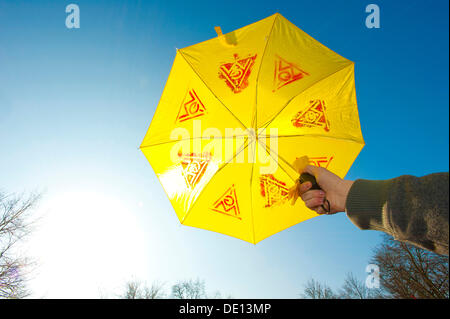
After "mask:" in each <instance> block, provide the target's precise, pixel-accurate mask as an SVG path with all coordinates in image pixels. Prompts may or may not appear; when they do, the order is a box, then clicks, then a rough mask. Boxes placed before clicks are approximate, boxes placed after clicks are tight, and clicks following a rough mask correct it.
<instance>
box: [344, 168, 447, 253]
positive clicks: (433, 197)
mask: <svg viewBox="0 0 450 319" xmlns="http://www.w3.org/2000/svg"><path fill="white" fill-rule="evenodd" d="M448 183H449V175H448V173H436V174H430V175H427V176H424V177H420V178H419V177H414V176H409V175H404V176H400V177H397V178H394V179H390V180H385V181H368V180H357V181H355V182H354V183H353V185H352V187H351V189H350V191H349V193H348V196H347V200H346V212H347V216H348V217H349V218H350V220H351V221H352V222H353V223H354V224H355V225H356V226H358V227H359V228H360V229H372V230H380V231H383V232H386V233H388V234H390V235H392V236H393V237H394V238H395V239H397V240H401V241H405V242H409V243H412V244H414V245H416V246H419V247H422V248H425V249H428V250H431V251H434V252H437V253H439V254H445V255H448V221H449V216H448V200H449V199H448V196H449V193H448V188H449V184H448Z"/></svg>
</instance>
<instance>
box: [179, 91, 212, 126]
mask: <svg viewBox="0 0 450 319" xmlns="http://www.w3.org/2000/svg"><path fill="white" fill-rule="evenodd" d="M205 112H206V108H205V106H204V105H203V103H202V101H200V99H199V98H198V95H197V93H196V92H195V91H194V89H191V90H189V91H188V93H187V94H186V96H185V98H184V100H183V103H181V106H180V110H179V111H178V115H177V120H176V122H179V123H181V122H184V121H187V120H190V119H193V118H195V117H199V116H202V115H204V114H205Z"/></svg>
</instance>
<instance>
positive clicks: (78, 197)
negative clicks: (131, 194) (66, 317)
mask: <svg viewBox="0 0 450 319" xmlns="http://www.w3.org/2000/svg"><path fill="white" fill-rule="evenodd" d="M41 206H42V212H43V215H44V216H43V217H42V219H41V220H40V222H39V227H38V228H37V229H36V232H35V234H34V235H33V237H32V239H31V243H30V245H31V251H30V254H31V255H32V256H33V257H34V258H35V259H36V261H37V267H36V268H37V271H36V273H35V274H34V275H33V276H34V279H32V285H33V290H34V291H36V296H34V297H38V298H39V297H44V298H99V297H117V296H116V295H114V294H115V293H116V291H117V289H118V288H120V287H123V285H124V283H125V281H126V280H129V279H130V277H131V276H137V277H139V276H143V275H145V274H146V273H147V272H148V262H147V259H146V256H147V249H146V245H145V242H146V241H145V238H144V235H143V231H142V230H141V227H140V225H139V223H138V222H137V220H136V216H135V215H134V214H133V212H132V209H130V208H126V206H125V205H123V204H122V203H121V202H120V201H119V200H117V199H116V198H111V197H108V196H106V195H105V194H101V193H96V192H87V191H86V192H66V193H60V194H58V195H56V196H54V197H52V198H49V199H48V200H47V201H45V202H44V203H43V205H41ZM136 206H137V205H136Z"/></svg>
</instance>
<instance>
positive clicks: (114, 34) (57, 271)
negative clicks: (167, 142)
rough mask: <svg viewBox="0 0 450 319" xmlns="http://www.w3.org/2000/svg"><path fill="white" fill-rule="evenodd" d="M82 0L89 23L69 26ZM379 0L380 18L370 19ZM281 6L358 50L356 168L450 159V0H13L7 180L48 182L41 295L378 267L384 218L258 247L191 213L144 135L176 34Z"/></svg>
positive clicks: (276, 293)
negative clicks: (359, 141) (182, 210)
mask: <svg viewBox="0 0 450 319" xmlns="http://www.w3.org/2000/svg"><path fill="white" fill-rule="evenodd" d="M70 3H76V4H78V5H79V7H80V11H81V12H80V13H81V28H80V29H71V30H69V29H67V28H66V27H65V19H66V15H67V14H66V13H65V7H66V6H67V5H68V4H70ZM370 3H376V4H377V5H378V6H379V7H380V10H381V28H380V29H368V28H366V27H365V23H364V22H365V18H366V16H367V13H365V7H366V6H367V5H368V4H370ZM275 12H279V13H281V14H282V15H284V16H285V17H286V18H287V19H289V20H290V21H291V22H293V23H294V24H296V25H297V26H298V27H300V28H301V29H302V30H304V31H305V32H306V33H308V34H310V35H311V36H313V37H314V38H315V39H317V40H318V41H320V42H322V43H323V44H325V45H326V46H328V47H329V48H331V49H333V50H334V51H336V52H337V53H339V54H340V55H342V56H344V57H346V58H348V59H350V60H352V61H354V62H355V63H356V67H355V73H356V74H355V76H356V90H357V97H358V108H359V113H360V120H361V126H362V132H363V136H364V139H365V142H366V146H365V148H364V149H363V150H362V152H361V154H360V155H359V157H358V158H357V160H356V161H355V163H354V164H353V167H352V168H351V170H350V171H349V173H348V175H347V178H349V179H357V178H366V179H387V178H392V177H396V176H398V175H402V174H412V175H418V176H421V175H425V174H428V173H432V172H438V171H448V161H449V158H448V155H449V149H448V147H449V134H448V131H449V122H448V117H449V114H448V112H449V104H448V98H449V96H448V85H449V83H448V69H449V65H448V57H449V46H448V45H449V43H448V38H449V35H448V27H449V25H448V24H449V22H448V1H444V0H439V1H433V2H428V1H424V0H421V1H380V0H376V1H362V0H350V1H324V0H320V1H282V0H280V1H265V0H263V1H258V2H256V1H240V4H239V5H238V6H237V5H231V4H230V3H229V2H212V1H195V2H186V1H112V0H108V1H92V0H90V1H73V2H70V1H61V0H58V1H42V0H40V1H17V0H14V1H12V0H11V1H5V0H1V1H0V150H1V151H0V152H1V156H0V167H1V168H2V169H0V181H1V184H0V189H2V190H3V191H6V192H28V191H34V190H38V191H43V192H44V197H43V200H42V202H41V206H40V209H39V212H38V213H39V214H42V215H45V216H46V218H44V219H43V220H42V221H41V222H42V224H43V226H42V229H45V231H42V230H41V232H38V235H36V236H37V237H36V239H35V240H34V241H33V242H32V243H31V244H30V246H29V247H28V250H27V251H29V253H30V254H32V255H35V256H36V258H37V259H38V260H39V261H40V262H41V264H42V267H41V268H39V269H38V271H37V273H36V275H35V276H34V281H32V282H31V285H32V288H34V290H35V295H36V296H45V297H98V296H99V295H100V294H102V295H105V294H106V295H109V296H112V295H114V292H113V291H118V290H120V285H121V284H122V283H123V282H124V281H126V280H127V279H129V278H131V277H134V278H139V279H142V280H145V281H147V282H149V283H151V282H152V281H155V280H159V281H161V282H166V283H167V287H169V286H170V285H171V284H172V283H174V282H175V281H177V280H181V279H188V278H202V279H204V280H205V281H206V284H207V288H208V290H216V289H217V290H220V291H221V292H223V293H224V294H231V295H233V296H234V297H238V298H239V297H241V298H296V297H297V296H298V293H299V292H300V290H301V288H302V284H303V283H305V282H306V281H307V280H308V279H309V278H316V279H319V280H321V281H325V282H327V283H328V284H329V285H330V286H332V287H333V288H337V287H339V286H340V284H341V283H342V281H343V279H344V277H345V274H346V273H347V272H350V271H351V272H353V273H355V274H356V275H357V276H358V277H359V278H361V279H364V278H365V272H364V271H365V267H366V265H367V264H368V260H369V258H370V256H371V253H372V248H373V247H374V246H375V245H376V244H377V243H378V242H379V240H380V236H379V234H378V233H377V232H374V231H360V230H358V229H357V228H356V227H355V226H354V225H353V224H352V223H351V222H350V221H349V220H348V219H347V218H346V216H345V214H337V215H335V216H326V217H319V218H314V219H312V220H309V221H306V222H304V223H301V224H299V225H297V226H294V227H292V228H290V229H288V230H286V231H283V232H281V233H279V234H277V235H275V236H272V237H270V238H269V239H267V240H264V241H263V242H261V243H259V244H258V245H256V246H254V245H250V244H248V243H245V242H242V241H240V240H237V239H234V238H230V237H227V236H223V235H219V234H216V233H212V232H208V231H204V230H199V229H194V228H189V227H184V226H180V224H179V222H178V219H177V217H176V215H175V213H174V212H173V209H172V207H171V205H170V203H169V201H168V200H167V197H166V195H165V194H164V191H163V189H162V188H161V186H160V184H159V183H158V181H157V179H156V177H155V174H154V173H153V171H152V169H151V167H150V166H149V164H148V162H147V160H146V159H145V157H144V156H143V154H142V153H141V152H140V151H139V150H138V146H139V144H140V142H141V141H142V138H143V136H144V134H145V132H146V130H147V128H148V125H149V123H150V120H151V118H152V116H153V113H154V111H155V108H156V106H157V104H158V101H159V97H160V95H161V93H162V90H163V88H164V84H165V82H166V80H167V77H168V75H169V71H170V68H171V65H172V62H173V59H174V57H175V48H182V47H185V46H188V45H192V44H195V43H197V42H201V41H204V40H206V39H209V38H212V37H214V36H215V31H214V26H216V25H220V26H221V27H222V30H223V31H224V32H229V31H232V30H234V29H237V28H240V27H242V26H245V25H247V24H249V23H252V22H255V21H258V20H260V19H263V18H265V17H267V16H269V15H271V14H273V13H275ZM105 229H106V230H107V231H105ZM108 236H109V237H108ZM88 261H89V262H88ZM80 269H81V270H83V271H79V270H80ZM86 273H89V276H81V275H80V274H86Z"/></svg>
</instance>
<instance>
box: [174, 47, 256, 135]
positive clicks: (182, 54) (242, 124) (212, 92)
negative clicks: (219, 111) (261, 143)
mask: <svg viewBox="0 0 450 319" xmlns="http://www.w3.org/2000/svg"><path fill="white" fill-rule="evenodd" d="M178 52H180V54H181V56H182V57H183V59H184V60H185V61H186V63H187V64H189V66H190V67H191V69H192V71H194V73H195V74H196V75H197V76H198V78H199V79H200V80H201V81H202V82H203V84H204V85H205V86H206V87H207V88H208V90H209V91H210V92H211V94H212V95H214V97H215V98H216V99H217V100H218V101H219V102H220V104H222V105H223V107H224V108H226V109H227V110H228V112H230V113H231V115H233V116H234V118H235V119H236V120H237V121H238V122H239V123H240V124H241V126H242V127H243V128H244V129H245V130H247V131H248V128H247V127H246V126H245V124H244V123H242V121H241V120H240V119H239V118H238V117H237V116H236V115H235V114H234V113H233V112H231V110H230V109H229V108H228V107H227V106H226V105H225V104H224V103H223V102H222V100H221V99H219V97H218V96H217V95H216V94H215V93H214V91H213V90H212V89H211V88H210V87H209V86H208V84H206V82H205V81H204V80H203V78H202V77H201V76H200V74H198V72H197V70H195V68H194V66H193V65H192V64H191V63H190V62H189V61H188V59H186V57H185V56H184V53H183V52H182V51H181V50H178Z"/></svg>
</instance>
